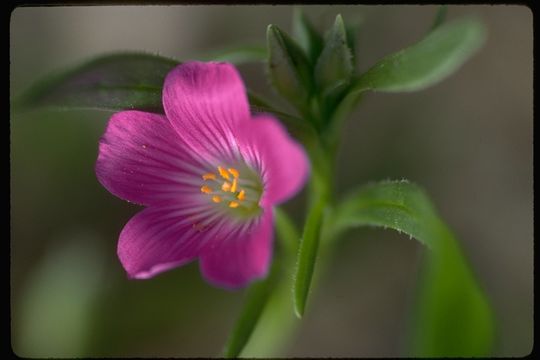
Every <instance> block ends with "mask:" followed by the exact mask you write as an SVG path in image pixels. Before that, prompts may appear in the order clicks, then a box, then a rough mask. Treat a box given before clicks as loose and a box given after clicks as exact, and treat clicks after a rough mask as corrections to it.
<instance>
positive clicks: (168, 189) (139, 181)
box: [96, 111, 206, 205]
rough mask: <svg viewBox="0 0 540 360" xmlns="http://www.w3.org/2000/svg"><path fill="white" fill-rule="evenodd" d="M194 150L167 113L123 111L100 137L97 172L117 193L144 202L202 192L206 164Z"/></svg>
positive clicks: (135, 201) (113, 118) (115, 115)
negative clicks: (194, 155) (171, 122)
mask: <svg viewBox="0 0 540 360" xmlns="http://www.w3.org/2000/svg"><path fill="white" fill-rule="evenodd" d="M189 151H190V150H189V148H187V146H186V145H185V143H184V142H183V141H182V139H181V138H180V137H179V136H178V135H177V133H176V131H174V129H173V128H172V126H171V125H170V123H169V121H168V120H167V119H166V118H165V117H164V116H161V115H157V114H151V113H145V112H140V111H123V112H119V113H116V114H114V115H113V116H112V117H111V119H110V121H109V124H108V126H107V129H106V131H105V134H104V135H103V136H102V138H101V140H100V143H99V155H98V159H97V162H96V175H97V178H98V180H99V182H100V183H101V184H103V186H104V187H105V188H106V189H107V190H109V191H110V192H111V193H113V194H114V195H116V196H118V197H120V198H123V199H125V200H128V201H131V202H134V203H138V204H142V205H150V204H156V203H159V202H161V201H163V200H166V199H171V198H178V197H179V196H184V197H185V196H186V194H197V193H198V188H199V186H200V185H199V183H200V182H201V179H200V175H201V174H203V173H204V172H205V169H206V167H205V166H203V165H201V163H200V162H197V161H196V160H194V158H193V157H192V156H191V155H190V154H189Z"/></svg>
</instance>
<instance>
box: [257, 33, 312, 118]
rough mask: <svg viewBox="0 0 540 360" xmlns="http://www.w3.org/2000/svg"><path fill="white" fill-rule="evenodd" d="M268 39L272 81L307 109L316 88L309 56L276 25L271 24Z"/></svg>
mask: <svg viewBox="0 0 540 360" xmlns="http://www.w3.org/2000/svg"><path fill="white" fill-rule="evenodd" d="M266 38H267V43H268V76H269V79H270V82H271V84H272V85H273V86H274V88H275V89H276V90H277V92H278V93H279V94H280V95H281V96H283V97H284V98H285V99H287V100H288V101H289V102H291V104H293V105H295V106H296V107H297V108H298V109H299V110H300V111H301V112H304V111H305V104H306V102H307V99H308V98H309V95H310V92H311V88H312V80H311V65H310V64H309V61H308V59H307V58H306V55H305V54H304V52H303V51H302V49H301V48H300V47H299V46H298V45H297V44H296V43H295V42H294V40H293V39H291V38H290V37H289V36H288V35H287V34H285V33H284V32H282V31H281V30H280V29H279V28H278V27H277V26H275V25H269V26H268V30H267V32H266Z"/></svg>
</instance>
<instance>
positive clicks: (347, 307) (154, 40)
mask: <svg viewBox="0 0 540 360" xmlns="http://www.w3.org/2000/svg"><path fill="white" fill-rule="evenodd" d="M303 9H304V10H305V12H306V14H307V15H308V16H309V17H310V18H311V19H312V20H313V22H314V23H315V24H317V25H318V26H319V27H320V28H327V27H328V26H329V25H330V24H331V23H332V21H333V18H334V17H335V15H336V14H337V13H341V14H342V15H343V16H344V19H345V21H349V22H351V21H357V20H358V21H361V23H362V25H361V28H360V32H359V34H358V44H357V46H358V49H359V53H358V64H357V65H358V67H359V69H360V70H366V69H367V68H369V67H370V66H371V65H372V64H374V63H375V61H376V60H377V59H379V58H381V57H382V56H384V55H387V54H389V53H391V52H394V51H397V50H399V49H401V48H403V47H405V46H407V45H409V44H411V43H413V42H415V41H416V40H418V39H420V38H421V37H422V36H423V34H424V33H425V32H426V31H427V29H428V28H429V27H430V25H431V23H432V21H433V18H434V16H435V13H436V10H437V7H436V6H305V7H304V8H303ZM291 15H292V6H145V7H129V6H118V7H117V6H107V7H98V6H95V7H41V8H40V7H25V8H23V7H21V8H17V9H15V11H14V12H13V13H12V15H11V25H10V30H11V31H10V56H11V59H10V60H11V64H10V89H11V96H16V95H17V94H19V93H20V92H21V91H22V90H24V89H25V88H27V87H28V86H29V85H30V84H32V82H34V81H36V80H38V79H40V78H41V77H42V76H44V75H46V74H48V73H49V72H51V71H55V70H59V69H62V68H63V67H64V66H70V65H76V64H77V63H79V62H81V61H83V60H86V59H88V58H89V57H94V56H97V55H101V54H104V53H107V52H112V51H122V50H142V51H148V52H158V53H160V54H162V55H164V56H170V57H175V58H177V59H180V60H188V59H194V58H195V57H196V56H197V55H198V54H202V53H205V52H208V51H210V50H213V49H216V48H222V47H225V46H228V45H235V44H242V43H246V42H247V43H250V44H254V43H264V38H265V30H266V25H267V24H270V23H273V24H276V25H278V26H279V27H281V28H282V29H284V30H285V31H290V30H291ZM464 15H475V16H476V17H478V18H480V19H481V20H482V21H483V22H484V23H485V25H486V27H487V30H488V38H487V42H486V44H485V46H484V47H483V48H482V49H481V51H480V52H479V53H477V54H476V55H475V56H474V57H473V58H472V60H470V61H469V62H468V63H466V64H465V65H464V66H463V67H462V68H461V69H460V70H459V71H458V72H457V73H456V74H454V75H452V76H451V77H450V78H448V79H446V80H445V81H443V82H442V83H440V84H438V85H436V86H434V87H432V88H429V89H427V90H424V91H421V92H415V93H405V94H369V95H368V96H366V97H365V99H364V101H363V102H362V104H361V105H360V107H359V108H358V110H357V111H355V113H354V114H353V116H351V118H350V119H349V121H348V122H347V123H346V125H345V129H344V131H343V143H342V147H341V151H340V155H339V166H338V169H337V171H338V173H337V178H338V180H337V184H338V186H337V188H338V191H339V192H340V193H344V192H345V191H346V190H347V189H348V188H350V187H352V186H354V185H356V184H361V183H365V182H368V181H372V180H382V179H401V178H406V179H409V180H412V181H415V182H416V183H418V184H420V185H422V186H423V187H424V188H425V189H426V190H427V191H428V193H429V194H430V195H431V197H432V199H433V201H434V203H435V204H436V206H437V208H438V210H439V212H440V214H441V216H442V217H443V219H445V220H446V222H447V223H448V224H449V225H450V227H451V228H452V229H453V230H454V231H455V233H456V235H457V236H458V238H459V240H460V241H461V244H462V246H463V249H464V251H465V253H466V255H467V257H468V259H469V261H470V263H471V266H472V268H473V270H474V272H475V274H476V275H477V278H478V281H479V282H480V284H481V286H482V287H483V289H484V290H485V291H486V293H487V295H488V297H489V298H490V300H491V302H492V305H493V308H494V311H495V316H496V321H497V325H498V336H497V343H496V348H495V351H494V355H496V356H523V355H525V354H527V353H529V352H530V351H531V350H532V345H533V317H532V315H533V293H532V291H533V181H532V175H533V172H532V171H533V170H532V169H533V168H532V164H533V163H532V156H533V155H532V154H533V145H532V140H533V135H532V127H533V113H532V111H533V103H532V101H533V88H532V81H533V77H532V67H533V57H532V55H533V47H532V46H533V41H532V40H533V27H532V13H531V11H530V10H529V9H528V8H526V7H523V6H450V7H449V9H448V17H449V18H450V19H452V18H457V17H460V16H464ZM239 69H240V71H241V73H242V75H243V77H244V79H245V81H246V83H247V84H248V86H249V87H250V88H252V89H254V90H255V91H256V92H258V93H262V94H266V95H268V96H273V95H272V92H271V91H270V89H269V86H268V85H267V82H266V80H265V78H264V71H263V67H262V65H261V64H248V65H242V66H240V67H239ZM109 116H110V114H109V113H106V112H98V111H84V112H82V111H78V112H75V111H69V112H67V111H66V112H52V111H36V112H32V113H27V114H22V115H17V116H15V115H13V114H12V117H11V119H10V121H11V122H10V126H11V129H10V130H11V133H10V136H11V155H10V158H11V330H12V332H11V344H12V347H13V350H14V351H15V352H16V354H18V355H19V356H38V357H62V356H67V357H75V356H143V357H144V356H215V355H217V354H218V353H219V352H220V350H221V347H222V345H223V344H224V342H225V339H226V337H227V334H228V332H229V331H230V329H231V328H232V326H233V324H234V321H235V319H236V315H237V314H238V312H239V310H240V308H241V305H242V301H243V298H244V295H245V292H244V291H239V292H229V291H224V290H220V289H216V288H213V287H211V286H210V285H208V284H206V283H205V282H204V281H203V280H202V279H201V277H200V275H199V271H198V266H197V263H192V264H190V265H188V266H185V267H183V268H180V269H176V270H174V271H170V272H168V273H165V274H163V275H160V276H158V277H156V278H154V279H152V280H148V281H129V280H128V279H127V277H126V275H125V273H124V270H123V269H122V267H121V265H120V263H119V261H118V259H117V257H116V241H117V238H118V234H119V232H120V230H121V229H122V227H123V225H124V224H125V223H126V222H127V220H128V219H129V218H130V217H131V216H132V215H133V214H135V213H136V212H137V211H139V210H140V208H138V207H137V206H135V205H131V204H128V203H126V202H124V201H122V200H120V199H118V198H115V197H114V196H113V195H111V194H109V193H108V192H107V191H106V190H105V189H104V188H103V187H101V185H100V184H99V183H98V182H97V180H96V177H95V174H94V169H93V167H94V162H95V159H96V155H97V144H98V139H99V137H100V135H101V134H102V132H103V130H104V127H105V125H106V122H107V120H108V117H109ZM302 205H303V197H302V196H300V197H298V198H296V199H295V200H293V201H292V202H291V203H290V204H288V205H287V209H288V210H290V212H291V213H292V214H293V216H294V217H295V218H296V219H301V218H302V216H303V215H302V214H301V213H300V211H301V209H302ZM422 251H424V250H423V248H422V246H421V245H419V244H418V243H417V242H415V241H411V240H409V238H408V237H407V236H403V235H399V234H397V233H394V232H390V231H387V232H385V231H381V230H374V229H364V230H356V231H354V232H350V233H348V234H347V236H346V238H345V239H343V241H341V242H340V244H339V246H338V249H336V252H335V258H333V259H332V261H331V264H329V265H330V266H328V271H327V273H325V274H322V277H321V279H320V283H319V286H318V289H317V291H316V292H315V294H314V296H313V297H312V298H311V299H310V304H309V307H308V311H307V314H306V316H305V318H304V319H303V320H302V321H301V323H300V324H299V325H300V327H299V328H298V332H297V333H296V335H295V336H294V337H291V338H290V339H289V344H288V346H287V348H285V349H284V351H283V352H282V355H285V356H326V357H328V356H333V357H338V356H356V357H364V356H386V357H389V356H399V355H400V354H402V350H403V348H404V340H405V338H406V330H407V319H408V318H407V315H408V310H409V309H410V305H411V302H412V299H413V291H414V286H415V283H416V280H417V277H418V265H419V260H420V255H421V252H422ZM291 311H292V309H291Z"/></svg>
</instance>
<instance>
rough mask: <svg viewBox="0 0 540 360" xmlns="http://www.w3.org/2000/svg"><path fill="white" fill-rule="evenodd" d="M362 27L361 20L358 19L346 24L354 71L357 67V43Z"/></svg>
mask: <svg viewBox="0 0 540 360" xmlns="http://www.w3.org/2000/svg"><path fill="white" fill-rule="evenodd" d="M359 29H360V20H358V19H357V20H356V21H355V22H353V23H347V24H345V32H346V33H347V46H348V47H349V50H350V51H351V63H352V66H353V72H354V70H355V67H356V43H357V39H358V35H357V34H358V30H359Z"/></svg>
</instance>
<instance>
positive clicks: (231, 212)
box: [96, 62, 309, 288]
mask: <svg viewBox="0 0 540 360" xmlns="http://www.w3.org/2000/svg"><path fill="white" fill-rule="evenodd" d="M163 107H164V109H165V114H166V115H165V116H163V115H158V114H152V113H146V112H141V111H122V112H119V113H116V114H114V115H113V116H112V117H111V119H110V121H109V124H108V126H107V129H106V131H105V134H104V135H103V137H102V138H101V140H100V144H99V155H98V159H97V163H96V174H97V177H98V179H99V181H100V182H101V184H102V185H103V186H104V187H105V188H107V190H109V191H110V192H111V193H113V194H114V195H116V196H118V197H120V198H122V199H125V200H127V201H130V202H133V203H137V204H141V205H144V206H146V208H145V209H144V210H142V211H141V212H139V213H138V214H136V215H135V216H134V217H133V218H132V219H131V220H130V221H129V222H128V223H127V224H126V225H125V227H124V229H123V230H122V232H121V233H120V239H119V241H118V257H119V258H120V261H121V263H122V265H123V266H124V268H125V270H126V271H127V273H128V275H129V276H130V277H132V278H137V279H146V278H150V277H152V276H154V275H156V274H158V273H160V272H162V271H165V270H169V269H172V268H174V267H178V266H182V265H184V264H186V263H188V262H190V261H192V260H194V259H196V258H198V259H199V265H200V269H201V272H202V274H203V276H204V277H205V278H206V279H207V280H208V281H209V282H211V283H213V284H215V285H217V286H220V287H225V288H238V287H241V286H244V285H246V284H247V283H249V282H250V281H253V280H255V279H257V278H262V277H264V276H265V275H266V274H267V272H268V268H269V264H270V260H271V257H272V239H273V217H272V207H273V206H274V205H275V204H279V203H281V202H283V201H285V200H287V199H289V198H290V197H291V196H293V195H294V194H295V193H297V192H298V191H299V190H300V189H301V188H302V186H303V185H304V183H305V181H306V178H307V175H308V171H309V165H308V160H307V157H306V155H305V153H304V151H303V149H302V148H301V146H300V145H299V144H297V143H296V142H295V141H294V140H292V139H291V138H290V137H289V136H288V134H287V132H286V130H285V129H284V127H283V126H282V125H281V124H280V123H279V122H278V121H277V120H276V119H275V118H273V117H271V116H269V115H260V116H251V114H250V112H249V107H248V101H247V98H246V90H245V88H244V85H243V82H242V79H241V78H240V76H239V74H238V72H237V71H236V69H235V68H234V67H233V66H232V65H230V64H226V63H215V62H211V63H201V62H189V63H184V64H182V65H179V66H177V67H176V68H175V69H173V70H172V71H171V72H170V73H169V74H168V75H167V78H166V79H165V83H164V87H163Z"/></svg>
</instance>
